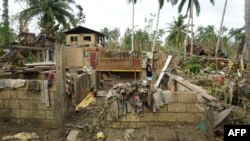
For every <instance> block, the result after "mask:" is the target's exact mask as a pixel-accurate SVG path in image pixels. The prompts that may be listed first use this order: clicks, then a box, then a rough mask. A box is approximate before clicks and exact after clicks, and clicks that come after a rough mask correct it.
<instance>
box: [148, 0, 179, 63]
mask: <svg viewBox="0 0 250 141" xmlns="http://www.w3.org/2000/svg"><path fill="white" fill-rule="evenodd" d="M164 1H165V0H158V3H159V7H158V12H157V21H156V27H155V33H154V40H153V47H152V59H154V51H155V43H156V38H157V32H158V25H159V18H160V11H161V8H162V7H163V5H164ZM167 2H170V3H171V4H172V5H175V4H177V2H178V0H167ZM152 66H153V67H154V61H152Z"/></svg>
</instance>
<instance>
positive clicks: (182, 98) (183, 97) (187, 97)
mask: <svg viewBox="0 0 250 141" xmlns="http://www.w3.org/2000/svg"><path fill="white" fill-rule="evenodd" d="M196 101H197V99H196V94H193V93H192V94H178V102H185V103H195V102H196Z"/></svg>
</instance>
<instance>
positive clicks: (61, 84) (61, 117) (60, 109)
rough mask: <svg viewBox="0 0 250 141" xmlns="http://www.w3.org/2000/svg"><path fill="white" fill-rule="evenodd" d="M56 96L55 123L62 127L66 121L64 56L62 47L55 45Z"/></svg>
mask: <svg viewBox="0 0 250 141" xmlns="http://www.w3.org/2000/svg"><path fill="white" fill-rule="evenodd" d="M56 85H57V87H56V88H57V89H56V91H57V92H56V95H55V99H54V100H55V109H54V110H55V111H54V115H55V123H56V125H57V127H62V126H63V125H64V123H65V121H66V113H67V102H66V94H65V55H64V46H60V45H59V44H56Z"/></svg>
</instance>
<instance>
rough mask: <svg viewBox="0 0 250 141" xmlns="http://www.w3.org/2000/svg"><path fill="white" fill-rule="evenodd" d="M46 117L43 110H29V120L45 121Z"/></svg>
mask: <svg viewBox="0 0 250 141" xmlns="http://www.w3.org/2000/svg"><path fill="white" fill-rule="evenodd" d="M45 117H46V114H45V111H42V110H29V118H38V119H44V118H45Z"/></svg>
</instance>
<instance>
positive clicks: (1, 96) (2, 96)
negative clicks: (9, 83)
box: [0, 90, 11, 99]
mask: <svg viewBox="0 0 250 141" xmlns="http://www.w3.org/2000/svg"><path fill="white" fill-rule="evenodd" d="M10 94H11V91H9V90H7V91H5V90H1V91H0V99H10Z"/></svg>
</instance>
